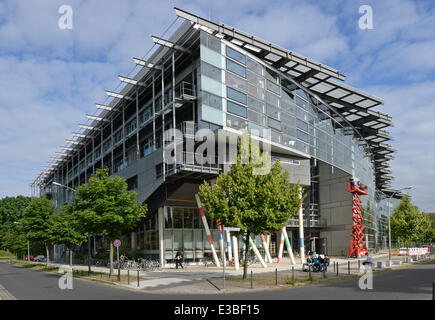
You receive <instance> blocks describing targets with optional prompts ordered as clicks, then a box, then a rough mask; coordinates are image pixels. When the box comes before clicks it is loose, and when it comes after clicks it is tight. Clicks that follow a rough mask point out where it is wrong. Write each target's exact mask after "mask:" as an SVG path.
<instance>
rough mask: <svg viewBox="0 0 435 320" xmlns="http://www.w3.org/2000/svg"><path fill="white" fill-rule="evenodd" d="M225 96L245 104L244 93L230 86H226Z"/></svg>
mask: <svg viewBox="0 0 435 320" xmlns="http://www.w3.org/2000/svg"><path fill="white" fill-rule="evenodd" d="M227 98H229V99H232V100H234V101H237V102H240V103H242V104H246V99H247V98H246V94H244V93H242V92H240V91H237V90H234V89H231V88H227Z"/></svg>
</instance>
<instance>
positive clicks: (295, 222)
mask: <svg viewBox="0 0 435 320" xmlns="http://www.w3.org/2000/svg"><path fill="white" fill-rule="evenodd" d="M287 227H293V228H297V227H299V219H290V220H289V221H287ZM310 227H311V228H325V227H326V220H325V219H319V220H311V221H310ZM304 228H308V221H307V220H304Z"/></svg>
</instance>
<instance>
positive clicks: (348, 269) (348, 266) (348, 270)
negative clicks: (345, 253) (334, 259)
mask: <svg viewBox="0 0 435 320" xmlns="http://www.w3.org/2000/svg"><path fill="white" fill-rule="evenodd" d="M347 274H349V275H350V261H349V260H348V261H347Z"/></svg>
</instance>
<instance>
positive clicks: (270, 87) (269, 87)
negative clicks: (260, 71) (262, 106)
mask: <svg viewBox="0 0 435 320" xmlns="http://www.w3.org/2000/svg"><path fill="white" fill-rule="evenodd" d="M267 90H269V91H272V92H273V93H275V94H277V95H280V94H281V88H280V86H278V85H276V84H275V83H273V82H271V81H270V80H267Z"/></svg>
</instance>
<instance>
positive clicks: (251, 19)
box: [0, 0, 435, 210]
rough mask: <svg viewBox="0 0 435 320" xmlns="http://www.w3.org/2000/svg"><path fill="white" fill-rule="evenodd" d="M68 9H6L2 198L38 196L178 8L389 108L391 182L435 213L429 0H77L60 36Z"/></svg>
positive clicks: (2, 19)
mask: <svg viewBox="0 0 435 320" xmlns="http://www.w3.org/2000/svg"><path fill="white" fill-rule="evenodd" d="M63 4H66V3H65V1H63V0H39V1H26V0H5V1H2V2H0V42H1V43H3V44H7V45H3V46H0V88H1V90H0V168H1V169H0V197H2V196H4V195H9V194H19V193H27V194H28V193H29V188H28V183H29V182H30V180H31V179H32V178H33V177H34V176H35V175H36V173H38V172H39V170H40V169H41V166H42V165H43V164H45V163H46V162H47V161H48V160H49V157H50V156H52V155H54V151H56V150H58V149H59V147H60V146H61V145H64V139H66V138H69V137H70V133H71V131H75V130H77V124H78V123H79V122H84V121H85V120H86V118H85V113H92V112H94V110H95V107H94V102H100V103H103V102H104V101H105V100H106V95H105V90H106V89H109V90H113V89H115V87H116V86H117V85H118V83H119V82H118V79H117V75H118V74H123V75H128V72H129V71H130V70H132V68H134V64H133V62H132V59H131V58H132V57H133V56H138V57H142V56H143V55H144V54H145V53H146V52H147V51H148V49H149V48H150V47H151V46H152V41H151V39H150V35H152V34H155V35H160V34H161V33H162V32H163V31H164V29H165V28H166V27H167V26H168V25H169V24H170V23H171V22H172V21H173V20H174V19H175V14H174V12H173V10H172V8H173V7H174V6H175V7H179V8H181V9H185V10H187V11H191V12H193V13H195V14H198V15H200V16H202V17H204V18H211V19H212V20H213V21H217V22H224V23H226V24H229V25H232V26H234V27H236V28H238V29H241V30H242V31H245V32H247V33H250V34H253V35H255V36H258V37H260V38H263V39H265V40H267V41H270V42H272V43H275V44H277V45H280V46H282V47H284V48H286V49H289V50H291V51H294V52H297V53H299V54H302V55H304V56H307V57H309V58H311V59H315V60H318V61H319V62H322V63H325V64H329V65H331V67H333V68H336V69H338V70H340V71H341V72H342V73H344V74H346V75H347V76H348V81H347V83H351V84H354V85H355V86H356V87H360V88H361V87H366V88H368V89H367V92H369V93H372V94H374V95H377V96H379V97H381V98H383V99H385V102H386V103H385V107H383V108H380V109H379V110H380V111H383V112H386V113H389V114H391V115H392V116H393V120H394V122H395V127H394V128H392V129H391V132H392V135H393V136H394V137H395V138H396V139H395V141H393V146H394V147H395V148H396V149H397V150H398V153H397V154H396V155H395V157H396V160H394V161H393V162H392V168H393V175H394V176H395V177H396V181H395V182H394V184H393V185H394V186H397V187H401V186H403V185H408V184H411V185H414V190H413V191H412V195H413V196H414V200H415V202H416V203H417V204H419V205H420V207H421V208H423V209H425V210H435V208H434V205H433V204H432V202H431V201H432V199H431V197H432V196H431V194H430V193H429V191H427V188H426V189H425V187H426V185H427V183H428V182H427V180H428V179H429V178H430V180H432V181H433V180H434V179H435V173H434V166H431V163H432V161H433V160H432V159H433V157H434V156H435V154H434V152H433V146H434V143H435V139H434V137H435V135H434V134H433V133H432V128H433V127H435V124H434V123H433V121H432V120H431V116H430V113H431V110H433V108H434V107H435V105H434V102H433V101H435V96H434V93H433V92H434V90H433V88H434V87H435V83H434V81H433V80H434V79H433V74H434V71H435V60H434V59H433V54H432V53H433V52H434V50H435V34H434V33H433V30H435V13H434V9H433V8H430V1H418V2H413V1H409V0H394V1H393V0H384V1H346V0H331V1H328V2H318V1H317V2H316V1H314V0H313V1H304V2H301V1H296V0H288V1H273V2H264V1H260V0H240V1H229V0H226V1H215V2H204V1H201V0H196V1H184V0H177V1H158V0H152V1H148V0H147V1H143V0H129V1H114V0H110V1H108V0H93V1H84V0H71V1H68V3H67V4H69V5H70V6H71V7H72V8H73V14H74V27H73V30H60V29H59V28H58V25H57V23H58V19H59V17H60V14H59V13H58V8H59V7H60V6H61V5H63ZM360 4H370V5H372V7H373V14H374V27H375V29H374V30H369V31H363V30H359V29H358V19H359V14H358V7H359V5H360ZM419 82H422V83H419ZM397 83H399V84H400V85H398V84H397ZM375 85H376V86H375ZM422 177H425V178H424V179H423V178H422Z"/></svg>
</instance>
